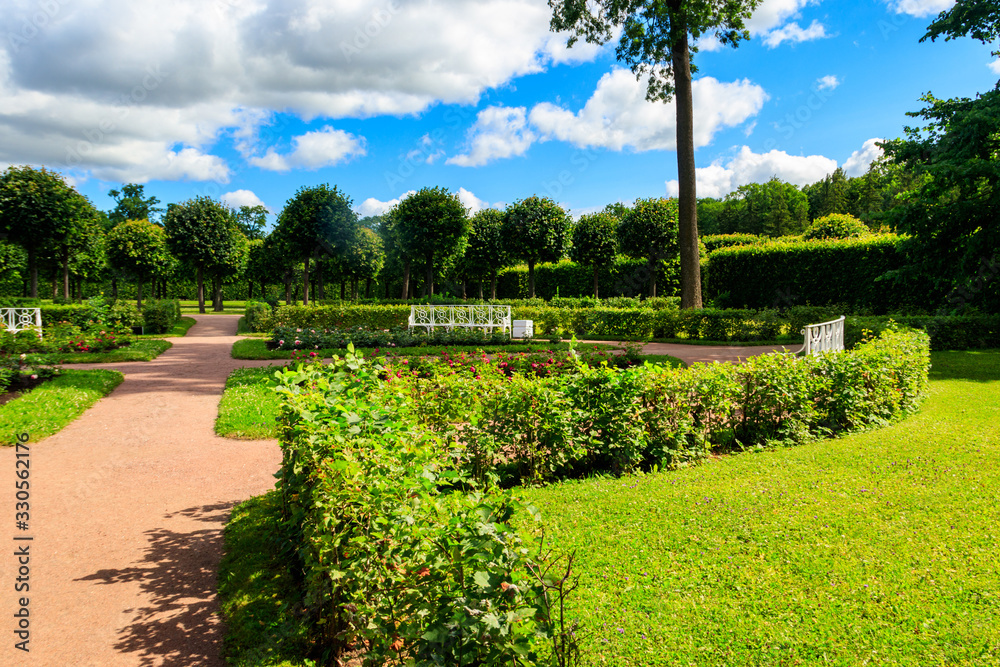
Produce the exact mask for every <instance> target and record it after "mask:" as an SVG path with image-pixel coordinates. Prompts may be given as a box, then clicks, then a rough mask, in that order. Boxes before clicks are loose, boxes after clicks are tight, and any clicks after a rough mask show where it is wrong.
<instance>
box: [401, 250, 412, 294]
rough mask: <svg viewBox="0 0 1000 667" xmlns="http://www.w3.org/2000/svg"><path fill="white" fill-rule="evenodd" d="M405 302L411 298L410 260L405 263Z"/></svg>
mask: <svg viewBox="0 0 1000 667" xmlns="http://www.w3.org/2000/svg"><path fill="white" fill-rule="evenodd" d="M402 294H403V296H402V298H403V301H406V300H407V299H408V298H410V260H409V259H407V260H406V261H405V262H403V292H402Z"/></svg>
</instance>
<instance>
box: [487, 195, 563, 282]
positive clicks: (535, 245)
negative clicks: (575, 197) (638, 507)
mask: <svg viewBox="0 0 1000 667" xmlns="http://www.w3.org/2000/svg"><path fill="white" fill-rule="evenodd" d="M571 223H572V221H571V220H570V217H569V214H567V213H566V211H565V210H563V208H562V207H561V206H559V205H558V204H556V203H555V202H554V201H552V200H551V199H549V198H548V197H538V196H537V195H534V196H531V197H528V198H527V199H522V200H520V201H516V202H514V203H513V204H512V205H511V206H508V207H507V210H506V211H505V212H504V222H503V228H502V229H503V236H504V242H505V243H506V244H507V248H508V249H509V251H510V254H511V255H512V256H514V257H516V258H518V259H522V260H524V261H525V262H527V264H528V294H529V295H530V297H531V298H535V264H537V263H539V262H558V261H559V260H560V259H562V257H563V255H565V254H566V246H567V244H568V242H569V234H570V225H571Z"/></svg>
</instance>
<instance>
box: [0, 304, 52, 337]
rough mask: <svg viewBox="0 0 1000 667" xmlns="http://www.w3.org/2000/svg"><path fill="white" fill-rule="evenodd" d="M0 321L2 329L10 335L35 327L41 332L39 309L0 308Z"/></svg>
mask: <svg viewBox="0 0 1000 667" xmlns="http://www.w3.org/2000/svg"><path fill="white" fill-rule="evenodd" d="M0 321H2V322H3V328H4V329H6V330H7V331H9V332H11V333H17V332H18V331H23V330H25V329H30V328H32V327H35V328H36V329H38V331H39V333H41V331H42V309H41V308H0Z"/></svg>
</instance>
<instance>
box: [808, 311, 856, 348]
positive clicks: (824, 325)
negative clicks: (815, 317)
mask: <svg viewBox="0 0 1000 667" xmlns="http://www.w3.org/2000/svg"><path fill="white" fill-rule="evenodd" d="M845 320H846V318H845V317H844V316H843V315H841V316H840V317H839V318H837V319H835V320H830V321H829V322H821V323H819V324H810V325H808V326H806V328H805V329H803V330H802V331H801V332H800V333H801V334H802V336H803V337H804V338H805V342H804V344H803V346H802V349H801V350H799V352H803V353H805V354H820V353H822V352H836V351H843V349H844V321H845Z"/></svg>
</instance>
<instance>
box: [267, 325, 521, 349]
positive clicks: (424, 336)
mask: <svg viewBox="0 0 1000 667" xmlns="http://www.w3.org/2000/svg"><path fill="white" fill-rule="evenodd" d="M351 344H353V345H354V346H355V347H377V348H385V349H391V348H402V347H417V346H422V345H469V346H487V345H489V346H497V345H523V344H524V341H521V340H516V339H512V338H511V337H510V335H509V334H507V333H504V332H500V331H494V332H491V333H486V332H483V331H479V330H477V329H454V330H452V331H447V330H445V329H435V330H433V331H431V332H430V333H425V332H423V331H408V330H407V329H406V328H403V327H393V328H391V329H371V328H366V327H360V326H358V327H350V328H346V329H337V328H330V329H319V328H310V327H278V328H277V329H275V330H274V333H273V334H272V335H271V338H270V340H268V342H267V348H268V349H269V350H331V349H346V348H347V346H348V345H351Z"/></svg>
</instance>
